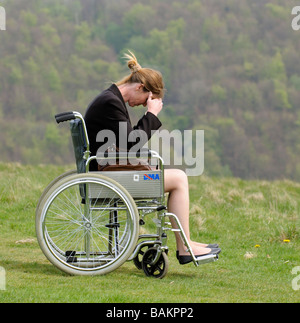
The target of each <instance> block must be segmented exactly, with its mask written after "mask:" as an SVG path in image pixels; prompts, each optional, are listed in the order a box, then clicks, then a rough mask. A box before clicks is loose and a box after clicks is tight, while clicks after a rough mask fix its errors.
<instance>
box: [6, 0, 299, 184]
mask: <svg viewBox="0 0 300 323" xmlns="http://www.w3.org/2000/svg"><path fill="white" fill-rule="evenodd" d="M297 2H298V4H297ZM296 5H299V1H291V0H272V1H267V0H251V1H245V0H226V1H225V0H222V1H220V0H177V1H176V0H163V1H161V0H140V1H136V0H13V1H11V0H10V1H8V0H7V1H0V6H3V7H4V8H5V9H6V29H7V30H6V31H0V129H1V131H0V151H1V155H0V161H2V162H7V161H16V162H21V163H24V164H25V163H29V164H41V163H44V164H45V163H46V164H47V163H49V164H50V163H51V164H65V163H70V162H73V156H72V151H71V146H70V139H69V133H68V129H67V128H68V127H66V125H63V126H57V125H56V123H55V120H54V114H56V113H58V112H63V111H66V110H77V111H79V112H81V113H84V111H85V109H86V107H87V105H88V104H89V102H90V101H91V100H92V99H93V98H94V97H95V96H96V95H97V94H98V93H99V92H100V91H101V90H103V89H104V88H106V87H108V86H109V85H110V83H111V82H114V81H117V80H119V79H120V78H121V77H123V76H124V75H126V74H127V73H128V69H127V68H126V66H125V65H124V61H123V60H122V56H123V53H124V52H125V51H126V50H127V49H131V50H132V51H134V53H135V54H136V56H137V57H138V59H139V61H140V63H141V65H142V66H145V67H152V68H156V69H159V70H160V71H162V73H163V75H164V78H165V83H166V87H167V93H166V97H165V100H164V109H163V112H162V113H161V116H160V118H161V120H162V122H163V126H164V128H166V129H169V130H172V129H180V130H185V129H204V130H205V174H207V175H211V176H220V175H223V176H237V177H241V178H244V179H254V178H262V179H270V180H272V179H281V178H289V179H292V180H296V181H300V140H299V137H300V136H299V135H300V55H299V53H300V31H298V32H297V31H294V30H293V29H292V28H291V21H292V19H293V16H292V15H291V10H292V8H293V7H294V6H296ZM143 112H144V110H143V109H139V108H138V109H137V112H136V113H135V114H133V116H132V118H133V120H135V119H136V118H138V116H139V114H142V113H143Z"/></svg>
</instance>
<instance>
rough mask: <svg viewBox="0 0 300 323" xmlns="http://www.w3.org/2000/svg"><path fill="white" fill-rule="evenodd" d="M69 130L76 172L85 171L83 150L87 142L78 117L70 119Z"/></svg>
mask: <svg viewBox="0 0 300 323" xmlns="http://www.w3.org/2000/svg"><path fill="white" fill-rule="evenodd" d="M70 131H71V136H72V142H73V148H74V155H75V160H76V166H77V172H78V173H85V171H86V168H85V163H86V161H85V160H84V158H83V156H84V152H85V151H86V149H87V142H86V138H85V135H84V129H83V124H82V121H81V120H80V119H74V120H71V121H70Z"/></svg>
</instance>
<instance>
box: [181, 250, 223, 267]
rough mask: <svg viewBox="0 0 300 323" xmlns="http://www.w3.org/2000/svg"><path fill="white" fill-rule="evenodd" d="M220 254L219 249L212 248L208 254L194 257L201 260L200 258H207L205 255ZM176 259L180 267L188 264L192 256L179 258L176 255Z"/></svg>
mask: <svg viewBox="0 0 300 323" xmlns="http://www.w3.org/2000/svg"><path fill="white" fill-rule="evenodd" d="M220 252H221V249H220V248H212V249H211V251H210V252H209V253H206V254H204V255H195V257H196V258H200V259H201V257H203V256H207V255H218V254H219V253H220ZM177 259H178V261H179V263H180V265H185V264H188V263H190V262H192V261H193V257H192V256H180V255H179V254H178V258H177Z"/></svg>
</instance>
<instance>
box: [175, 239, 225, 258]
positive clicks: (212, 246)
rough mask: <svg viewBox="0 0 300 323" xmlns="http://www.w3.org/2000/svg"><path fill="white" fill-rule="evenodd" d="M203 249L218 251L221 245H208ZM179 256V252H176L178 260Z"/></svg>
mask: <svg viewBox="0 0 300 323" xmlns="http://www.w3.org/2000/svg"><path fill="white" fill-rule="evenodd" d="M203 248H209V249H216V248H219V245H218V244H217V243H212V244H209V245H207V246H206V247H203ZM178 256H179V251H178V250H176V258H177V259H178Z"/></svg>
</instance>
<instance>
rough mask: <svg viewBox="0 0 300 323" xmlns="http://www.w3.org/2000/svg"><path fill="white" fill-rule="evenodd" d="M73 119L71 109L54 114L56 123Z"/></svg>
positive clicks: (74, 117) (73, 115)
mask: <svg viewBox="0 0 300 323" xmlns="http://www.w3.org/2000/svg"><path fill="white" fill-rule="evenodd" d="M74 119H76V116H75V114H74V112H73V111H69V112H62V113H58V114H56V115H55V120H56V122H57V123H61V122H64V121H69V120H74Z"/></svg>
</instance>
